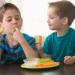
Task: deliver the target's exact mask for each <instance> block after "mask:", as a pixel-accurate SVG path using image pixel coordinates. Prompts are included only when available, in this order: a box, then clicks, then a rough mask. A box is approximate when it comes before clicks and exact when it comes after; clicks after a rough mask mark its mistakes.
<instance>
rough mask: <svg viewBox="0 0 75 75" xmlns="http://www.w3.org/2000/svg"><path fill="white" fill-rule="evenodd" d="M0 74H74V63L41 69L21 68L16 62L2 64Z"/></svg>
mask: <svg viewBox="0 0 75 75" xmlns="http://www.w3.org/2000/svg"><path fill="white" fill-rule="evenodd" d="M0 75H75V65H71V66H66V65H63V64H61V65H60V66H59V67H56V68H49V69H43V70H42V69H41V70H28V69H23V68H21V66H20V65H17V64H12V65H2V66H0Z"/></svg>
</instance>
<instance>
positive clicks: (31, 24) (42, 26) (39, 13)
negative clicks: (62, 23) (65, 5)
mask: <svg viewBox="0 0 75 75" xmlns="http://www.w3.org/2000/svg"><path fill="white" fill-rule="evenodd" d="M6 1H7V2H11V3H14V4H16V5H17V6H18V8H19V9H20V11H21V14H22V17H23V27H22V30H21V31H22V32H24V33H27V34H29V35H31V36H35V35H44V36H47V35H49V34H51V33H52V31H51V30H49V28H48V24H47V7H48V2H51V1H53V2H54V1H58V0H6ZM71 1H74V0H71ZM74 2H75V1H74ZM74 2H73V3H74ZM72 27H73V28H75V25H74V23H73V25H72Z"/></svg>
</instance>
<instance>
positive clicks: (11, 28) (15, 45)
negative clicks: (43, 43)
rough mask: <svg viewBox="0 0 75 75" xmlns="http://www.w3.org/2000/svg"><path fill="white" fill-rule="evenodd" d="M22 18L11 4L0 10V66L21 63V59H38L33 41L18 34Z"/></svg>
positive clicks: (27, 36) (31, 38)
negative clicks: (2, 29) (1, 32)
mask: <svg viewBox="0 0 75 75" xmlns="http://www.w3.org/2000/svg"><path fill="white" fill-rule="evenodd" d="M21 26H22V17H21V14H20V11H19V9H18V8H17V7H16V6H15V5H14V4H11V3H6V4H4V5H3V6H2V7H1V8H0V27H2V28H4V33H5V34H3V35H2V36H1V37H0V64H13V63H19V64H22V63H23V59H25V58H27V59H31V58H36V57H38V55H37V51H36V45H35V39H34V38H33V37H30V36H29V35H27V34H22V33H21V32H20V29H21Z"/></svg>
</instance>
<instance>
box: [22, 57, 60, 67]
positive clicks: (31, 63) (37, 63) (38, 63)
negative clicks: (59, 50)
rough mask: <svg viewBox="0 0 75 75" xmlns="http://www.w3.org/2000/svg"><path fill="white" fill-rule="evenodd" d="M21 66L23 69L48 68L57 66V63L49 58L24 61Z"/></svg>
mask: <svg viewBox="0 0 75 75" xmlns="http://www.w3.org/2000/svg"><path fill="white" fill-rule="evenodd" d="M24 62H25V63H24V64H23V66H25V67H48V66H56V65H59V64H60V63H59V62H54V61H53V60H52V59H50V58H35V59H32V60H24Z"/></svg>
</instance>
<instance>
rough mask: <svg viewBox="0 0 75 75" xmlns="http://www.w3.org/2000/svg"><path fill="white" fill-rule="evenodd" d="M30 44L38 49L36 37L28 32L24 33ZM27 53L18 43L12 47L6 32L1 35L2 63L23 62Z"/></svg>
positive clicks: (0, 56) (0, 59) (0, 54)
mask: <svg viewBox="0 0 75 75" xmlns="http://www.w3.org/2000/svg"><path fill="white" fill-rule="evenodd" d="M23 36H24V38H25V39H26V41H27V42H28V44H29V45H30V46H31V47H32V48H33V49H34V50H35V51H36V50H37V49H36V44H35V39H34V38H33V37H30V36H29V35H27V34H23ZM25 58H26V55H25V53H24V51H23V49H22V47H21V45H20V44H19V43H18V44H17V45H15V46H13V47H10V46H9V44H8V41H7V39H6V34H3V35H2V37H0V64H12V63H19V64H21V63H23V59H25Z"/></svg>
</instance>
